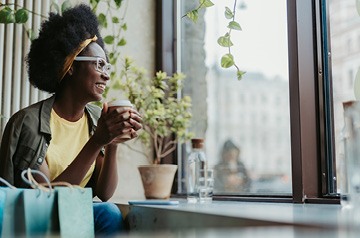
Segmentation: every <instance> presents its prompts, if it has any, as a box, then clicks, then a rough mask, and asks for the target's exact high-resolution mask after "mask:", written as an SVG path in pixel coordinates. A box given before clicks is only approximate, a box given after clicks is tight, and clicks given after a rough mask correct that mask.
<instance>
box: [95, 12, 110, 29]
mask: <svg viewBox="0 0 360 238" xmlns="http://www.w3.org/2000/svg"><path fill="white" fill-rule="evenodd" d="M97 19H98V21H99V25H100V26H102V27H104V28H107V26H108V24H107V20H106V16H105V14H103V13H100V14H99V15H98V17H97Z"/></svg>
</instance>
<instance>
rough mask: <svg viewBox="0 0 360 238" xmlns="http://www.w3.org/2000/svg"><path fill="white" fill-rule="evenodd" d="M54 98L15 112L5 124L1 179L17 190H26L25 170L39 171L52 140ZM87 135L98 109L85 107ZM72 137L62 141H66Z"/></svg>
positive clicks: (93, 124) (91, 129)
mask: <svg viewBox="0 0 360 238" xmlns="http://www.w3.org/2000/svg"><path fill="white" fill-rule="evenodd" d="M54 100H55V96H52V97H50V98H48V99H45V100H43V101H40V102H38V103H35V104H33V105H31V106H29V107H27V108H24V109H22V110H20V111H18V112H17V113H15V114H14V115H13V116H12V117H11V118H10V120H9V121H8V123H7V124H6V127H5V131H4V134H3V136H2V140H1V147H0V177H2V178H4V179H5V180H7V181H8V182H9V183H11V184H13V185H14V186H16V187H27V185H26V184H25V183H24V181H22V179H21V172H22V171H23V170H24V169H27V168H29V167H30V168H32V169H38V168H39V166H40V165H41V164H42V163H43V161H44V160H45V155H46V152H47V148H48V146H49V144H50V141H51V131H50V114H51V109H52V107H53V104H54ZM85 111H86V113H87V116H88V118H89V133H90V136H91V135H93V133H94V131H95V129H96V125H97V121H98V119H99V117H100V114H101V109H100V108H99V107H98V106H95V105H92V104H88V105H86V110H85ZM69 139H71V138H64V140H69Z"/></svg>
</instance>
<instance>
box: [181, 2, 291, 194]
mask: <svg viewBox="0 0 360 238" xmlns="http://www.w3.org/2000/svg"><path fill="white" fill-rule="evenodd" d="M194 2H195V3H196V1H192V0H184V1H182V11H183V12H184V11H186V9H191V8H194V6H195V5H194ZM234 2H235V1H233V0H222V1H215V2H214V3H215V5H214V6H213V7H210V8H208V9H207V10H206V11H205V12H204V14H203V13H201V14H200V17H199V20H198V22H197V23H196V24H194V23H192V22H190V21H189V20H188V19H185V18H184V19H182V22H181V23H182V24H181V32H180V35H181V56H182V57H181V71H183V72H184V73H185V74H186V75H187V85H186V88H185V90H184V94H188V95H190V96H191V97H192V100H193V123H192V128H191V131H193V132H195V134H196V136H197V137H203V138H205V145H206V154H207V158H208V165H209V166H210V167H211V168H213V169H214V170H215V193H216V194H291V193H292V182H291V142H290V111H289V72H288V45H287V39H288V38H287V13H286V12H287V9H286V0H267V1H263V0H241V1H237V5H236V6H235V13H236V20H237V21H238V22H239V23H240V25H241V28H242V31H234V30H233V31H232V32H231V40H232V42H233V44H234V46H233V47H231V51H232V53H233V55H234V57H235V62H236V63H237V65H238V66H239V67H240V68H241V70H243V71H246V74H245V75H244V76H243V79H242V80H241V81H238V80H237V77H236V69H235V67H233V68H228V69H224V68H222V67H221V66H220V59H221V56H222V55H224V54H226V53H227V51H228V49H227V48H225V47H221V46H220V45H218V43H217V39H218V38H219V37H220V36H223V35H225V33H226V32H228V30H229V29H228V28H227V25H228V23H229V22H230V20H228V19H226V18H225V14H224V13H225V7H229V8H230V9H232V10H233V7H234ZM274 12H276V14H274Z"/></svg>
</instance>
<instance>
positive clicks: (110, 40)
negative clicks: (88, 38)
mask: <svg viewBox="0 0 360 238" xmlns="http://www.w3.org/2000/svg"><path fill="white" fill-rule="evenodd" d="M104 42H105V43H106V44H108V45H111V44H113V43H114V36H112V35H108V36H105V38H104Z"/></svg>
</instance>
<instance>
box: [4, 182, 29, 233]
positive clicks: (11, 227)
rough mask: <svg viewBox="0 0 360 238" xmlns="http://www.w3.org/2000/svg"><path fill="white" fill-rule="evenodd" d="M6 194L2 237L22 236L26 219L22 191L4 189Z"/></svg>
mask: <svg viewBox="0 0 360 238" xmlns="http://www.w3.org/2000/svg"><path fill="white" fill-rule="evenodd" d="M2 191H3V192H5V203H4V208H3V221H2V230H1V237H14V236H22V235H24V232H25V218H24V211H23V206H22V205H21V204H22V189H11V188H2Z"/></svg>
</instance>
